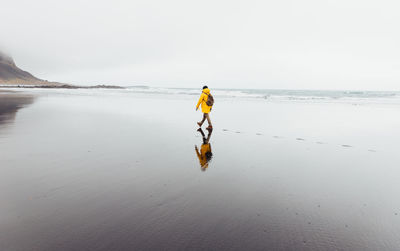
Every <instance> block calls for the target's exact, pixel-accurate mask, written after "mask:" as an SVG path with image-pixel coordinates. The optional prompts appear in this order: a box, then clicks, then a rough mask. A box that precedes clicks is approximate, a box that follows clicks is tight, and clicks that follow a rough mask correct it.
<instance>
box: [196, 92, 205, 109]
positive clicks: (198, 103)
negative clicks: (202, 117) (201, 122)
mask: <svg viewBox="0 0 400 251" xmlns="http://www.w3.org/2000/svg"><path fill="white" fill-rule="evenodd" d="M203 95H204V94H203V93H202V94H201V95H200V98H199V102H197V105H196V111H197V109H199V106H200V104H201V102H202V101H203V99H204V96H203Z"/></svg>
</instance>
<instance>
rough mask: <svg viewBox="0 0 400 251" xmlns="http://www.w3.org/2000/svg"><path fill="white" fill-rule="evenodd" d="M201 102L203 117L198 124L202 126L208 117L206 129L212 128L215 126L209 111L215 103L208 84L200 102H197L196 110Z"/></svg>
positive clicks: (204, 87)
mask: <svg viewBox="0 0 400 251" xmlns="http://www.w3.org/2000/svg"><path fill="white" fill-rule="evenodd" d="M200 104H201V111H202V112H203V119H202V120H201V121H200V122H197V124H198V125H199V126H200V127H201V126H202V125H203V123H204V121H205V120H206V119H207V122H208V127H207V128H206V129H207V130H212V129H213V127H212V124H211V120H210V115H209V113H210V112H211V108H212V106H213V104H214V98H213V96H212V95H211V94H210V89H208V87H207V86H206V85H205V86H203V91H202V93H201V95H200V98H199V102H197V106H196V111H197V110H198V109H199V106H200Z"/></svg>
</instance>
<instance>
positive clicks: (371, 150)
mask: <svg viewBox="0 0 400 251" xmlns="http://www.w3.org/2000/svg"><path fill="white" fill-rule="evenodd" d="M368 152H371V153H376V150H373V149H369V150H368Z"/></svg>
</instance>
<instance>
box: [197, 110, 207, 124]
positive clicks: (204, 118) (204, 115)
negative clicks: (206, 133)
mask: <svg viewBox="0 0 400 251" xmlns="http://www.w3.org/2000/svg"><path fill="white" fill-rule="evenodd" d="M206 114H207V113H203V119H202V120H201V121H200V122H197V124H198V125H199V126H202V125H203V123H204V121H205V120H206Z"/></svg>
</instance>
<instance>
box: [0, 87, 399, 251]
mask: <svg viewBox="0 0 400 251" xmlns="http://www.w3.org/2000/svg"><path fill="white" fill-rule="evenodd" d="M1 95H5V94H1ZM7 95H9V96H8V97H9V98H10V99H9V100H11V99H12V98H11V96H12V95H14V97H17V96H21V95H23V96H26V95H29V96H34V98H32V99H31V101H29V102H27V103H24V104H23V105H22V106H19V105H17V106H18V107H20V109H14V110H13V112H12V113H14V114H16V116H12V118H10V117H8V118H6V119H3V120H0V163H1V167H0V170H1V175H0V202H1V207H0V232H1V235H0V250H45V251H46V250H397V249H399V248H400V238H399V233H400V198H399V196H398V191H400V182H398V179H399V177H400V170H399V169H398V163H399V160H400V156H398V154H397V151H396V149H397V142H399V140H400V131H399V130H400V129H399V128H400V120H399V119H398V118H397V117H398V116H397V113H398V110H399V107H397V106H391V105H364V106H362V105H361V106H352V105H349V104H319V103H296V102H286V103H279V102H278V103H274V102H266V101H263V100H256V101H248V100H238V99H223V100H217V102H216V106H215V107H214V110H213V112H212V114H211V119H212V121H213V123H214V128H215V129H214V131H213V132H212V135H211V137H210V139H209V142H208V143H209V144H210V149H211V151H212V156H211V159H210V158H208V159H207V158H206V159H205V160H206V162H207V166H206V167H205V166H204V165H203V166H202V163H204V159H203V160H202V159H199V157H198V153H200V154H201V150H202V145H203V144H204V143H205V142H204V141H203V137H202V135H201V133H200V132H198V131H197V127H196V123H195V122H196V121H198V120H200V118H201V114H200V113H199V112H197V113H196V112H195V111H194V109H195V108H194V106H195V104H196V101H197V100H196V98H197V97H194V96H193V97H188V96H184V97H181V96H174V95H172V96H171V95H145V94H143V95H140V94H121V93H117V94H116V93H115V92H107V90H102V91H100V90H99V91H94V92H93V93H92V94H90V93H89V92H80V91H76V92H75V91H68V92H65V93H63V92H62V91H52V90H51V91H50V90H49V91H37V92H32V91H29V90H28V91H24V92H22V93H21V92H18V93H16V94H12V93H7ZM1 97H2V96H0V98H1ZM16 99H18V98H16ZM2 100H4V99H2ZM7 103H8V102H7ZM0 104H2V106H3V103H0ZM5 125H6V126H5ZM204 133H205V136H206V137H207V136H208V133H207V131H204ZM206 144H207V142H206ZM195 146H197V149H198V150H199V151H198V152H197V151H196V148H195ZM203 149H206V147H203ZM205 151H207V150H205ZM202 161H203V162H202Z"/></svg>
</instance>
